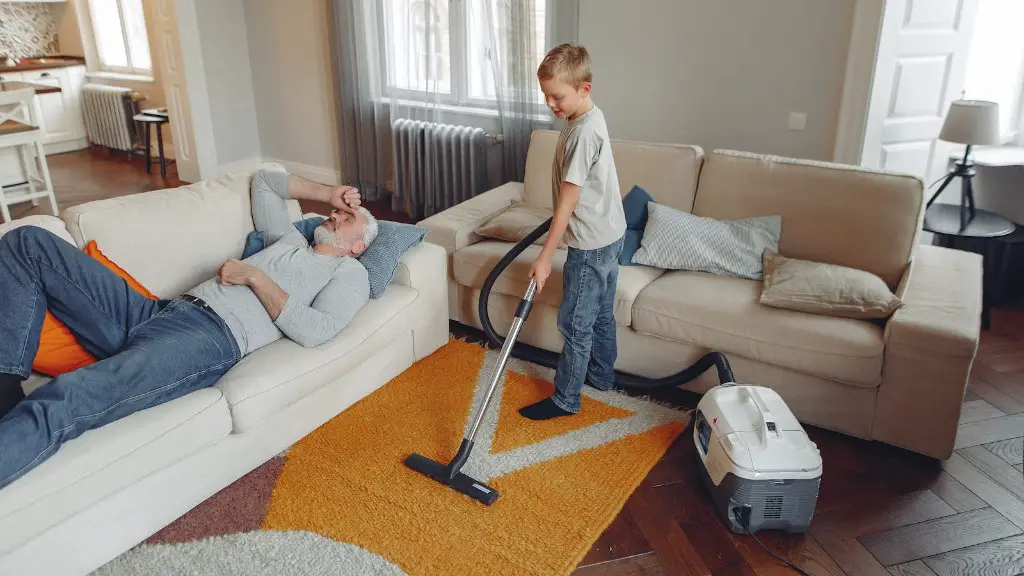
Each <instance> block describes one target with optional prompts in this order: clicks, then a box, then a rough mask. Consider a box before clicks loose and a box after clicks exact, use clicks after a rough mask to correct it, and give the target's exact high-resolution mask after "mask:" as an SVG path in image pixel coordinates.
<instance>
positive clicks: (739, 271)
mask: <svg viewBox="0 0 1024 576" xmlns="http://www.w3.org/2000/svg"><path fill="white" fill-rule="evenodd" d="M781 233H782V219H781V218H779V217H778V216H767V215H766V216H757V217H753V218H743V219H740V220H717V219H715V218H707V217H703V216H694V215H693V214H690V213H689V212H684V211H682V210H676V209H675V208H670V207H668V206H662V205H661V204H656V203H653V202H652V203H651V204H650V217H649V218H648V220H647V227H646V228H645V229H644V233H643V237H642V238H641V240H640V249H639V250H637V251H636V254H634V255H633V262H635V263H637V264H646V265H648V266H654V267H655V268H663V269H665V270H690V271H692V272H710V273H712V274H721V275H723V276H732V277H734V278H746V279H748V280H760V279H761V277H762V273H761V257H762V256H763V255H764V252H765V250H773V251H774V250H777V249H778V247H779V235H780V234H781Z"/></svg>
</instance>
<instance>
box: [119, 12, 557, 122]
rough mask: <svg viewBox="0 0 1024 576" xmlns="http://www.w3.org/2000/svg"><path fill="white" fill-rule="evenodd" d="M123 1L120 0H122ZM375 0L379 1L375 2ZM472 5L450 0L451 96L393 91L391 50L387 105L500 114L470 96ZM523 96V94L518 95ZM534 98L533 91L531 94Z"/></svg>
mask: <svg viewBox="0 0 1024 576" xmlns="http://www.w3.org/2000/svg"><path fill="white" fill-rule="evenodd" d="M119 1H120V0H119ZM371 1H375V0H371ZM537 1H539V2H544V38H545V42H547V41H548V40H549V39H550V38H552V37H553V36H554V33H555V30H554V18H552V14H553V10H554V2H556V1H557V0H537ZM468 10H469V3H468V2H467V1H466V0H449V4H448V32H449V36H448V40H449V46H448V54H449V65H450V67H451V71H450V76H451V84H450V91H449V93H448V94H441V93H435V92H428V91H425V90H412V89H408V88H393V87H392V86H391V85H390V74H391V71H390V68H389V67H388V49H387V48H385V49H383V50H380V51H378V56H379V60H380V70H381V74H380V75H379V78H380V82H379V85H378V87H377V90H379V94H380V100H381V101H382V102H385V103H390V102H396V103H398V104H400V105H403V106H421V107H425V106H429V105H430V104H427V103H425V102H424V96H425V95H430V96H431V97H432V99H433V100H434V101H435V102H436V104H437V105H438V106H440V107H442V108H445V109H448V110H452V111H458V112H466V113H471V114H478V115H485V116H493V115H496V114H497V112H496V111H495V106H496V105H497V102H498V100H497V99H493V100H492V99H487V98H478V97H477V98H474V97H472V96H470V88H469V84H470V81H469V74H470V71H469V63H468V58H467V54H468V52H469V42H470V39H469V36H468V35H467V34H466V30H467V27H468V20H469V13H468ZM385 12H386V10H384V9H383V5H382V9H381V10H378V11H377V18H376V20H377V21H376V23H375V24H376V26H377V30H378V33H379V34H380V35H381V36H386V34H387V33H386V28H385V26H386V25H387V16H386V14H385ZM517 96H521V95H517ZM530 96H531V98H532V96H533V92H532V91H531V94H530ZM515 101H516V102H517V103H519V102H522V99H517V100H515ZM532 104H533V106H531V107H530V110H529V113H530V114H532V115H535V116H543V115H544V114H545V112H546V111H547V106H546V105H545V104H544V102H543V101H535V102H532Z"/></svg>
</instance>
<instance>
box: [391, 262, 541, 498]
mask: <svg viewBox="0 0 1024 576" xmlns="http://www.w3.org/2000/svg"><path fill="white" fill-rule="evenodd" d="M536 292H537V280H536V279H531V280H530V286H529V287H528V288H527V289H526V295H525V296H524V297H523V299H522V300H520V302H519V307H518V308H516V315H515V318H513V319H512V326H511V327H510V328H509V332H508V336H507V337H506V338H505V342H504V344H502V347H501V353H500V355H499V356H498V363H497V365H496V366H495V367H494V371H493V373H492V374H491V385H490V386H489V387H488V389H487V395H486V396H484V400H483V402H481V403H480V408H479V409H477V412H476V418H475V419H474V420H473V426H472V427H471V428H470V431H469V434H467V435H466V437H465V438H463V439H462V444H461V445H460V446H459V451H458V453H456V454H455V457H454V458H452V460H451V462H449V463H448V464H441V463H440V462H437V461H435V460H431V459H430V458H427V457H426V456H423V455H421V454H415V453H414V454H411V455H409V456H408V457H407V458H406V459H405V465H406V466H408V467H409V468H411V469H413V470H415V471H416V472H419V473H420V474H423V475H424V476H427V477H428V478H432V479H434V480H436V481H437V482H440V483H441V484H444V485H446V486H448V487H449V488H452V489H454V490H456V491H458V492H461V493H463V494H465V495H466V496H469V497H470V498H473V499H475V500H477V501H479V502H482V503H483V504H486V505H488V506H490V505H491V504H493V503H494V501H495V500H497V499H498V491H497V490H495V489H493V488H491V487H489V486H486V485H484V484H483V483H481V482H477V481H476V480H474V479H473V478H471V477H469V476H467V475H466V474H463V473H462V471H461V470H462V466H463V465H464V464H465V463H466V461H467V460H468V459H469V454H470V452H472V451H473V439H474V438H476V433H477V430H478V429H479V428H480V422H482V421H483V418H484V413H485V412H486V411H487V407H488V406H489V405H490V403H491V397H492V396H493V395H494V389H495V388H496V387H497V386H498V382H499V381H500V380H501V377H502V375H503V374H504V372H505V365H506V364H507V363H508V358H509V356H510V355H511V353H512V346H513V344H515V341H516V338H518V337H519V331H520V330H521V329H522V327H523V324H524V323H525V322H526V318H527V317H528V316H529V315H530V310H531V309H532V308H533V297H534V295H535V294H536Z"/></svg>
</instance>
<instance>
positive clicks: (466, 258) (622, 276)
mask: <svg viewBox="0 0 1024 576" xmlns="http://www.w3.org/2000/svg"><path fill="white" fill-rule="evenodd" d="M512 246H513V244H511V243H509V242H499V241H494V240H488V241H485V242H478V243H476V244H473V245H471V246H467V247H466V248H463V249H462V250H459V251H458V252H456V253H455V254H454V255H453V257H452V268H453V272H454V274H455V281H456V282H458V283H459V284H462V285H463V286H467V287H470V288H477V289H480V288H483V285H484V281H485V280H486V279H487V276H488V275H489V274H490V273H491V270H493V269H494V267H495V266H496V265H497V264H498V260H501V258H502V257H503V256H504V255H505V254H507V253H508V251H509V250H511V249H512ZM541 249H542V248H541V247H540V246H536V245H531V246H528V247H527V248H526V250H524V251H523V253H522V254H520V255H519V256H518V257H517V258H516V259H515V260H514V261H512V263H511V264H509V266H508V268H506V269H505V271H504V272H503V273H502V274H501V276H498V279H497V280H495V282H494V287H493V288H492V291H493V292H494V293H497V294H507V295H509V296H515V297H517V298H522V297H523V295H525V294H526V288H527V287H528V286H529V285H530V266H531V265H532V264H533V261H534V260H536V259H537V256H538V255H539V254H540V251H541ZM566 254H567V253H566V251H565V250H556V251H555V254H554V256H553V257H552V259H551V276H550V277H549V278H548V282H547V284H546V285H545V287H544V291H543V292H541V293H540V294H539V295H537V297H536V298H535V299H534V301H535V302H539V303H544V304H547V305H549V306H555V307H557V306H558V305H559V304H561V302H562V266H563V265H564V264H565V256H566ZM663 273H664V271H663V270H659V269H657V268H650V267H647V266H620V267H619V281H618V286H617V287H616V294H615V323H616V324H618V325H620V326H629V325H630V324H631V323H632V321H633V318H632V314H631V310H632V308H633V302H634V301H635V300H636V297H637V295H638V294H640V291H641V290H643V289H644V288H645V287H646V286H647V285H649V284H650V283H651V282H652V281H653V280H654V279H655V278H657V277H658V276H661V275H662V274H663Z"/></svg>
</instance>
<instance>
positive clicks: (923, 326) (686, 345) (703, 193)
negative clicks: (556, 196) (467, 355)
mask: <svg viewBox="0 0 1024 576" xmlns="http://www.w3.org/2000/svg"><path fill="white" fill-rule="evenodd" d="M557 138H558V133H557V132H552V131H537V132H534V134H533V136H532V140H531V143H530V148H529V152H528V155H527V165H526V175H525V181H524V182H522V183H518V182H512V183H508V184H505V185H503V186H500V187H498V188H495V189H493V190H490V191H488V192H485V193H483V194H480V195H478V196H476V197H474V198H472V199H470V200H468V201H466V202H464V203H462V204H459V205H457V206H454V207H452V208H450V209H448V210H445V211H444V212H442V213H439V214H435V215H433V216H431V217H430V218H427V219H426V220H424V221H422V222H420V225H421V226H424V227H426V228H429V229H430V233H429V235H428V236H427V241H428V242H433V243H436V244H438V245H440V246H443V247H444V248H445V251H446V252H447V253H448V255H449V258H450V264H449V278H448V291H449V292H448V305H449V317H450V318H451V319H452V320H454V321H457V322H460V323H462V324H465V325H468V326H473V327H476V328H479V327H480V318H479V314H478V309H477V306H478V302H479V297H480V289H481V287H482V286H483V284H484V281H485V279H486V278H487V276H488V275H489V274H490V272H491V271H492V270H493V269H494V266H495V265H496V264H497V262H498V260H499V259H500V258H501V257H502V256H504V255H505V254H506V253H507V252H508V251H509V249H511V248H512V243H510V242H505V241H501V240H494V239H489V238H484V237H482V236H480V235H479V234H476V233H475V230H478V229H479V228H480V227H481V226H482V225H483V224H484V223H486V222H489V221H490V220H491V219H493V218H494V217H495V216H497V215H498V214H500V213H501V212H502V211H504V210H506V209H507V208H508V207H509V206H511V205H512V204H514V203H519V202H523V203H526V204H527V205H529V206H532V207H537V208H546V209H548V210H550V209H551V203H552V199H551V165H552V159H553V156H554V148H555V144H556V141H557ZM611 146H612V150H613V153H614V157H615V163H616V168H617V171H618V176H619V185H620V188H621V192H622V194H623V195H626V194H628V193H629V192H630V190H631V189H632V188H633V186H634V185H638V186H640V187H642V188H643V189H645V190H646V191H647V192H648V193H650V194H651V196H652V197H653V198H654V200H655V201H656V202H658V203H660V204H665V205H668V206H671V207H673V208H676V209H679V210H683V211H686V212H692V213H693V214H696V215H698V216H707V217H711V218H717V219H736V218H745V217H751V216H761V215H775V214H777V215H780V216H782V234H781V239H780V244H779V252H780V253H781V254H782V255H783V256H788V257H792V258H799V259H807V260H813V261H818V262H826V263H830V264H839V265H843V266H848V267H853V268H859V269H862V270H866V271H869V272H872V273H874V274H876V275H877V276H879V277H880V278H882V279H883V280H884V281H885V283H886V284H887V285H888V286H889V288H890V290H892V291H894V292H895V293H896V294H897V295H899V296H900V297H901V298H902V299H903V302H904V306H903V307H902V308H901V309H899V310H898V311H897V312H896V313H895V314H894V315H893V316H892V317H891V318H890V319H889V320H888V321H887V322H886V323H885V324H884V326H883V325H880V323H874V322H868V321H862V320H847V319H843V318H836V317H828V316H823V315H815V314H807V313H802V312H794V311H789V310H781V309H778V308H770V307H767V306H764V305H761V304H760V302H759V296H760V292H761V283H760V282H756V281H752V280H743V279H738V278H731V277H724V276H715V275H711V274H705V273H700V272H691V271H679V270H668V271H667V270H661V269H657V268H651V267H647V266H623V267H621V268H620V275H619V281H618V289H617V294H616V299H615V320H616V324H617V332H616V333H617V335H618V343H619V355H618V359H617V362H616V368H618V369H619V370H622V371H625V372H628V373H632V374H638V375H640V376H645V377H654V378H660V377H664V376H668V375H671V374H674V373H677V372H679V371H680V370H682V369H683V368H685V367H686V366H689V365H690V364H692V363H693V362H695V361H696V360H697V359H698V358H700V357H701V356H703V355H704V354H706V353H707V352H708V351H709V350H718V351H720V352H723V353H724V354H725V355H726V356H727V357H728V358H729V360H730V363H731V365H732V367H733V369H734V372H735V375H736V378H737V380H740V381H742V382H746V383H753V384H760V385H764V386H769V387H771V388H773V389H775V390H776V391H778V392H779V394H780V395H782V396H783V398H784V399H785V401H786V403H787V404H788V405H789V407H790V408H791V409H792V410H793V412H794V413H795V414H796V415H797V417H798V418H799V419H800V420H801V421H802V422H804V423H805V424H813V425H816V426H820V427H823V428H829V429H832V430H837V431H840V432H843V433H846V434H850V435H853V436H858V437H861V438H866V439H872V440H879V441H882V442H886V443H889V444H893V445H896V446H901V447H904V448H907V449H910V450H913V451H915V452H920V453H922V454H926V455H929V456H932V457H936V458H943V459H944V458H948V457H949V456H950V454H951V452H952V449H953V446H954V441H955V437H956V431H957V424H958V419H959V416H960V410H961V406H962V405H963V398H964V392H965V390H966V387H967V380H968V376H969V373H970V369H971V365H972V362H973V360H974V357H975V354H976V351H977V346H978V340H979V337H980V315H981V284H982V282H981V279H982V266H981V258H980V257H979V256H978V255H976V254H972V253H969V252H961V251H955V250H949V249H946V248H940V247H937V246H928V245H919V244H918V242H919V238H920V232H921V222H922V219H923V213H924V185H923V182H922V181H921V180H920V179H919V178H915V177H910V176H906V175H900V174H891V173H882V172H877V171H872V170H866V169H861V168H858V167H854V166H842V165H837V164H828V163H821V162H812V161H806V160H799V159H791V158H779V157H773V156H766V155H758V154H749V153H744V152H737V151H727V150H720V151H714V152H711V153H708V154H706V153H705V152H704V151H703V150H702V149H701V148H699V147H696V146H686V145H679V144H657V143H644V142H629V141H623V140H614V139H613V140H612V143H611ZM540 249H541V246H539V245H534V246H530V247H528V248H527V249H526V250H525V251H524V252H523V253H522V254H520V255H519V257H518V258H517V259H516V260H515V261H514V262H512V264H511V265H510V266H509V267H508V269H506V270H505V272H504V273H503V274H502V275H501V276H499V278H498V279H497V281H496V282H495V283H494V286H493V289H492V293H491V296H490V300H489V312H488V313H489V316H490V318H491V322H492V324H493V325H494V327H495V329H496V330H498V331H499V332H500V333H502V334H503V333H504V332H505V331H506V330H508V327H509V325H510V323H511V320H512V318H513V314H514V311H515V308H516V306H517V305H518V303H519V301H520V299H521V298H522V296H523V294H524V293H525V291H526V287H527V285H528V283H529V279H528V273H529V269H530V264H531V263H532V262H533V260H534V259H535V258H536V257H537V254H538V253H539V252H540ZM565 255H566V251H565V250H559V251H558V253H557V254H556V256H555V258H554V261H553V266H552V268H553V270H552V276H551V278H550V279H549V280H548V285H547V287H546V288H545V290H544V292H543V293H542V294H540V295H539V296H538V297H537V300H536V302H535V305H534V307H533V311H532V312H531V314H530V318H529V320H528V321H527V323H526V324H525V325H524V326H523V328H522V332H521V333H520V337H519V341H520V342H525V343H527V344H531V345H533V346H537V347H540V348H543V349H546V350H549V351H553V352H559V351H561V348H562V343H563V339H562V335H561V334H560V333H559V332H558V329H557V327H556V322H557V307H558V304H559V302H560V300H561V296H562V276H561V268H562V264H563V263H564V262H565ZM714 384H717V377H716V373H715V371H714V370H709V371H708V372H706V373H705V374H704V375H703V377H701V378H700V379H698V380H696V381H694V382H692V383H690V384H688V385H687V386H686V388H688V389H691V390H694V391H697V392H701V391H704V390H706V389H707V388H708V387H710V386H712V385H714Z"/></svg>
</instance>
